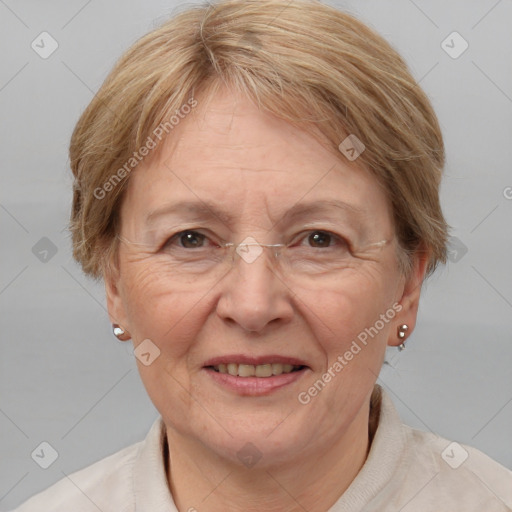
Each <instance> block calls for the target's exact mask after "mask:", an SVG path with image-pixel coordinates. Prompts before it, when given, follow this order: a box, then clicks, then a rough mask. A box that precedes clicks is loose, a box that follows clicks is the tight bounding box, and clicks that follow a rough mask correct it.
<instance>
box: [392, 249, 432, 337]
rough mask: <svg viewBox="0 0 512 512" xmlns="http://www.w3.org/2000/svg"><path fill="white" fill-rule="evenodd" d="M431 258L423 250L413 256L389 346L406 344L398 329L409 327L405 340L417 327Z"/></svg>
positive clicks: (427, 252)
mask: <svg viewBox="0 0 512 512" xmlns="http://www.w3.org/2000/svg"><path fill="white" fill-rule="evenodd" d="M429 256H430V253H429V251H427V250H423V249H421V248H420V249H418V251H417V252H416V253H415V255H414V256H413V267H412V269H411V272H410V273H409V275H408V276H406V277H405V278H404V286H403V291H402V296H401V298H400V299H399V300H398V302H399V304H400V305H401V306H402V309H401V310H400V311H399V312H398V314H397V315H396V317H395V320H394V324H393V327H392V329H391V331H390V334H389V338H388V345H389V346H393V347H396V346H398V345H401V344H402V343H403V342H404V339H400V338H398V328H399V327H400V326H401V325H403V324H406V325H407V326H408V330H407V333H406V337H405V340H407V338H409V336H410V335H411V333H412V331H413V330H414V328H415V326H416V317H417V314H418V305H419V301H420V294H421V285H422V284H423V280H424V279H425V273H426V271H427V266H428V262H429V259H430V258H429Z"/></svg>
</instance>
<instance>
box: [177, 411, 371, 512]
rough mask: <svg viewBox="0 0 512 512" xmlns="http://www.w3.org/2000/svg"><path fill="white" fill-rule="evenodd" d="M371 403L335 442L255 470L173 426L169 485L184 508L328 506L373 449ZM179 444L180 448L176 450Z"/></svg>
mask: <svg viewBox="0 0 512 512" xmlns="http://www.w3.org/2000/svg"><path fill="white" fill-rule="evenodd" d="M368 422H369V407H368V405H366V406H365V407H362V408H361V410H360V411H359V413H358V415H357V416H356V418H355V419H354V421H353V422H352V423H351V424H350V425H349V426H348V427H347V429H346V430H345V432H343V433H342V434H340V435H339V436H338V437H337V438H335V440H334V442H329V443H325V441H324V440H322V439H316V440H315V444H314V446H311V448H310V449H308V453H307V454H300V456H298V457H297V458H295V459H293V460H290V461H288V462H287V463H285V464H280V465H275V466H273V465H269V464H267V465H263V464H261V467H260V468H258V466H260V464H257V465H256V466H254V467H253V468H251V469H247V468H245V467H244V466H241V465H239V464H235V463H233V462H232V461H230V460H226V459H224V458H221V457H220V456H218V455H217V454H215V453H213V452H212V451H211V450H208V449H205V447H204V445H199V443H197V441H195V440H192V439H190V438H189V437H186V436H181V435H180V434H179V433H177V432H176V431H174V430H172V429H170V428H168V429H167V436H168V440H169V446H170V453H169V458H170V467H171V468H172V470H171V471H169V474H168V480H169V488H170V489H171V492H172V495H173V498H174V502H175V503H176V506H177V508H178V510H180V511H194V510H196V511H198V512H202V511H204V510H208V512H217V511H225V510H230V511H233V512H239V511H240V512H241V511H244V512H247V511H260V510H267V511H269V512H274V511H280V512H283V511H286V512H295V511H297V512H298V511H301V512H303V511H304V510H308V511H309V512H321V511H325V510H328V509H329V508H330V507H331V506H332V505H333V504H334V503H335V502H336V501H337V500H338V499H339V497H340V496H341V495H342V494H343V493H344V492H345V490H346V489H347V488H348V487H349V485H350V484H351V482H352V481H353V480H354V478H355V477H356V475H357V473H358V472H359V471H360V469H361V467H362V466H363V464H364V462H365V460H366V457H367V454H368V451H369V449H370V442H371V441H370V439H369V435H368ZM173 447H179V450H176V449H173Z"/></svg>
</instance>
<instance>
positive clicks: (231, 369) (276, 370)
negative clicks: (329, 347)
mask: <svg viewBox="0 0 512 512" xmlns="http://www.w3.org/2000/svg"><path fill="white" fill-rule="evenodd" d="M207 368H209V369H212V370H213V371H215V372H217V373H222V374H228V375H232V376H233V377H244V378H246V377H260V378H267V377H272V376H277V375H282V374H287V373H292V372H297V371H300V370H303V369H304V368H306V367H305V366H304V365H293V364H282V363H263V364H257V365H254V364H242V363H227V364H226V363H221V364H218V365H213V366H207Z"/></svg>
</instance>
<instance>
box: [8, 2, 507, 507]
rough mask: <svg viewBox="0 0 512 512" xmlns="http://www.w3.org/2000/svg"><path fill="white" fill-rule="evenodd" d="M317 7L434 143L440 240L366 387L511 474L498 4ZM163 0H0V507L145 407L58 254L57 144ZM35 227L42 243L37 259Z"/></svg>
mask: <svg viewBox="0 0 512 512" xmlns="http://www.w3.org/2000/svg"><path fill="white" fill-rule="evenodd" d="M330 3H331V4H333V5H336V6H338V7H341V8H343V9H346V10H348V11H349V12H351V13H354V14H356V15H358V16H359V17H361V18H362V19H363V20H364V21H366V22H367V23H369V24H370V25H371V26H373V27H374V28H376V29H377V30H378V31H379V32H380V33H381V34H382V35H383V36H385V37H386V38H387V39H388V40H389V41H390V42H391V43H392V44H394V45H395V47H396V48H397V49H398V50H399V51H400V52H401V53H402V55H403V56H404V57H405V58H406V60H407V61H408V63H409V65H410V68H411V70H412V72H413V74H414V76H415V77H417V79H418V80H420V81H421V85H422V87H423V88H424V89H425V90H426V91H427V94H428V95H429V96H430V98H431V100H432V102H433V104H434V108H435V109H436V111H437V113H438V115H439V119H440V122H441V126H442V129H443V133H444V136H445V141H446V146H447V154H448V164H447V167H446V174H445V178H444V182H443V186H442V203H443V208H444V211H445V214H446V217H447V220H448V222H449V223H450V224H451V226H453V230H452V235H453V236H454V237H457V239H458V240H452V247H453V251H452V252H451V256H450V258H451V261H450V262H449V264H448V265H447V266H446V267H443V268H441V269H439V270H438V271H437V272H436V274H435V275H434V276H433V277H432V278H431V279H430V281H429V282H428V283H427V284H426V286H425V288H424V291H423V298H422V301H421V305H420V311H419V321H418V325H417V328H416V330H415V332H414V333H413V335H412V337H411V338H410V340H409V343H408V347H407V350H405V351H404V352H402V353H399V352H398V351H396V349H393V350H391V349H390V350H389V351H388V361H389V363H390V365H385V366H384V368H383V370H382V373H381V376H380V380H379V382H380V383H381V384H382V385H383V386H384V387H385V388H386V389H387V390H388V391H389V392H390V393H391V396H392V397H393V399H394V402H395V404H396V406H397V407H398V409H399V412H400V414H401V416H402V418H403V420H404V422H405V423H408V424H410V425H411V426H413V427H416V428H420V429H423V430H431V431H433V432H436V433H437V434H439V435H441V436H443V437H446V438H448V439H453V440H456V441H458V442H460V443H466V444H470V445H473V446H475V447H477V448H479V449H480V450H482V451H484V452H485V453H487V454H488V455H490V456H491V457H492V458H494V459H496V460H497V461H499V462H501V463H502V464H503V465H505V466H507V467H509V468H512V443H511V441H510V432H512V376H511V368H512V344H511V341H512V340H511V332H512V329H511V327H512V320H511V318H512V315H511V313H512V309H511V308H512V271H511V264H510V262H511V254H512V237H511V227H510V226H511V222H510V221H511V219H512V188H510V187H512V172H511V162H512V144H511V141H512V59H511V58H510V53H511V50H512V32H511V31H510V21H511V20H512V2H511V1H510V0H501V1H496V0H479V1H471V2H468V1H467V0H456V1H451V2H450V3H449V5H447V4H448V3H447V2H446V1H445V0H430V1H426V0H424V1H422V0H415V1H414V2H413V1H412V0H393V1H391V0H387V1H382V0H380V1H378V0H374V1H370V0H359V1H355V0H354V1H346V2H330ZM178 4H180V5H181V3H179V2H171V1H163V0H149V1H148V0H144V1H143V0H130V1H126V0H125V1H123V2H121V1H114V0H111V1H100V0H90V1H84V0H66V1H64V0H55V1H51V2H50V1H47V2H41V1H35V0H33V1H27V0H18V1H16V2H15V1H14V0H0V48H1V50H2V51H1V53H0V58H1V69H0V111H1V120H2V123H1V127H0V145H1V156H0V158H1V179H2V187H1V192H0V222H1V230H2V231H1V232H2V243H1V245H0V251H1V275H0V303H1V315H2V316H1V321H2V324H1V331H0V332H1V343H2V350H1V359H0V365H1V366H0V388H1V403H0V429H1V430H0V432H1V435H0V510H8V509H10V508H12V507H14V506H16V505H17V504H18V503H20V502H21V501H23V500H24V499H26V498H27V497H29V496H30V495H32V494H33V493H35V492H37V491H40V490H42V489H44V488H46V487H47V486H49V485H50V484H52V483H53V482H55V481H57V480H58V479H60V478H62V477H63V476H64V475H67V474H69V473H71V472H73V471H74V470H76V469H79V468H81V467H84V466H86V465H88V464H90V463H92V462H94V461H96V460H98V459H100V458H102V457H104V456H106V455H107V454H110V453H112V452H114V451H117V450H118V449H120V448H122V447H124V446H126V445H128V444H130V443H133V442H135V441H137V440H139V439H142V438H143V437H144V436H145V434H146V432H147V430H148V429H149V427H150V425H151V423H152V422H153V421H154V419H155V418H156V417H157V412H156V410H155V409H154V407H153V406H152V404H151V403H150V401H149V399H148V398H147V396H146V393H145V391H144V389H143V386H142V384H141V382H140V379H139V376H138V374H137V370H136V366H135V363H134V358H133V355H132V353H131V349H130V345H129V344H119V343H117V342H116V340H115V339H114V338H113V336H112V334H111V332H110V324H109V320H108V316H107V313H106V309H105V299H104V290H103V286H102V285H100V284H95V283H94V282H92V281H90V280H88V279H86V278H85V277H84V276H83V275H82V274H81V272H80V269H79V268H78V267H77V266H76V265H75V264H74V263H73V261H72V258H71V252H70V242H69V236H68V233H67V231H66V223H67V219H68V215H69V208H70V204H71V179H70V172H69V170H68V158H67V145H68V142H69V138H70V135H71V130H72V128H73V126H74V124H75V122H76V121H77V119H78V117H79V115H80V113H81V112H82V110H83V109H84V108H85V106H86V105H87V104H88V103H89V101H90V100H91V98H92V97H93V94H94V92H95V91H96V90H97V89H98V87H99V86H100V84H101V82H102V81H103V79H104V78H105V76H106V74H107V72H108V70H109V69H110V68H111V66H112V65H113V64H114V62H115V60H116V59H117V57H118V56H120V54H121V53H122V51H123V50H124V49H126V48H127V47H128V46H129V45H130V44H131V43H132V42H134V41H135V40H136V39H137V38H138V37H140V36H141V35H143V34H144V33H146V32H147V31H149V30H150V29H152V28H153V27H154V26H155V22H156V23H158V22H159V21H162V20H163V19H165V18H166V17H167V16H168V15H170V14H171V13H172V12H173V10H174V9H175V7H176V5H178ZM42 31H47V32H49V33H50V34H51V35H52V37H53V38H55V40H57V42H58V44H59V47H58V49H57V50H56V51H55V53H53V54H52V55H51V56H50V57H49V58H47V59H42V58H41V57H40V56H39V55H38V54H37V53H36V52H35V51H34V50H33V49H32V48H31V42H32V41H33V40H34V39H35V38H36V37H37V36H38V35H39V34H40V33H41V32H42ZM453 31H457V32H459V33H460V34H461V35H462V37H463V38H464V39H465V40H466V41H467V42H468V43H469V48H468V49H467V51H465V52H464V53H463V54H462V55H461V56H460V57H458V58H457V59H454V58H452V57H450V56H449V55H448V54H447V53H446V52H445V51H444V50H443V48H442V47H441V43H442V41H443V40H444V39H445V38H446V37H447V36H448V35H449V34H450V33H452V32H453ZM450 44H451V43H450ZM458 44H459V43H454V45H455V49H457V48H460V46H457V45H458ZM43 237H47V238H48V239H49V240H51V243H52V244H54V246H55V249H56V250H57V252H56V254H55V255H53V256H52V252H51V251H50V252H49V253H48V255H47V256H46V259H47V261H46V262H45V261H41V258H42V257H43V254H42V253H39V257H37V252H38V251H37V248H39V249H40V248H41V244H42V245H43V246H44V245H45V244H46V245H48V241H45V240H43V241H42V242H40V240H41V239H42V238H43ZM37 243H39V244H40V245H38V246H36V250H34V252H36V254H34V252H33V247H34V246H35V245H36V244H37ZM466 251H467V252H466ZM43 259H44V258H43ZM42 441H47V442H48V443H50V444H51V445H52V446H53V447H54V448H55V450H57V452H58V454H59V456H58V459H57V460H56V461H55V463H54V464H52V465H51V466H50V467H49V468H48V469H46V470H44V469H42V468H41V467H39V466H38V465H37V464H36V463H35V462H34V460H33V459H32V458H31V453H32V451H33V450H34V449H35V448H36V447H37V446H38V445H39V444H40V443H41V442H42Z"/></svg>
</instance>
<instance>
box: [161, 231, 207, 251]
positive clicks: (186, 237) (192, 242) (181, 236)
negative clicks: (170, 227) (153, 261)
mask: <svg viewBox="0 0 512 512" xmlns="http://www.w3.org/2000/svg"><path fill="white" fill-rule="evenodd" d="M206 239H207V238H206V235H203V234H202V233H198V232H197V231H193V230H187V231H180V232H179V233H176V234H175V235H173V236H171V237H170V238H169V239H168V240H167V241H166V242H165V244H164V248H171V247H172V246H174V245H175V243H176V242H178V248H181V249H197V248H201V247H203V243H204V241H205V240H206Z"/></svg>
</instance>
